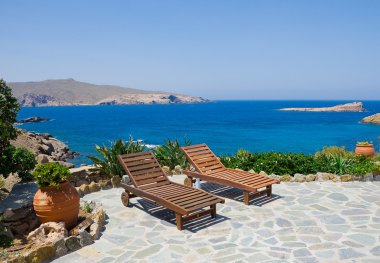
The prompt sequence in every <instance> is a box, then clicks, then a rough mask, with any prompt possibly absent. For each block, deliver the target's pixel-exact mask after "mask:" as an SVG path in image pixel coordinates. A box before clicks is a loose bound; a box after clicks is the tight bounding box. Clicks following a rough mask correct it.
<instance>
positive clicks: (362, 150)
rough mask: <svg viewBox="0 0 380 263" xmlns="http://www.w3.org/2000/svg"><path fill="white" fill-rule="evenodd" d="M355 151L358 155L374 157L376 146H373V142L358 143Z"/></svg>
mask: <svg viewBox="0 0 380 263" xmlns="http://www.w3.org/2000/svg"><path fill="white" fill-rule="evenodd" d="M355 153H356V154H357V155H360V154H362V155H364V156H368V157H373V156H374V155H375V148H374V147H373V144H368V145H356V149H355Z"/></svg>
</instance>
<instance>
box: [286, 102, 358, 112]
mask: <svg viewBox="0 0 380 263" xmlns="http://www.w3.org/2000/svg"><path fill="white" fill-rule="evenodd" d="M280 110H281V111H311V112H365V109H364V107H363V103H362V102H351V103H346V104H339V105H336V106H331V107H317V108H282V109H280Z"/></svg>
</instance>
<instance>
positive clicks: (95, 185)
mask: <svg viewBox="0 0 380 263" xmlns="http://www.w3.org/2000/svg"><path fill="white" fill-rule="evenodd" d="M88 188H89V190H90V192H91V193H92V192H97V191H100V185H99V184H98V183H95V182H91V184H89V186H88Z"/></svg>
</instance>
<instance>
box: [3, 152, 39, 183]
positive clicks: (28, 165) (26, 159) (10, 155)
mask: <svg viewBox="0 0 380 263" xmlns="http://www.w3.org/2000/svg"><path fill="white" fill-rule="evenodd" d="M36 164H37V162H36V160H35V156H34V154H33V153H32V152H30V151H28V150H27V149H24V148H18V147H15V146H13V145H8V146H7V147H6V148H5V149H4V152H2V153H1V154H0V167H1V166H2V167H1V168H0V169H1V171H0V174H3V175H4V177H7V176H8V175H9V174H10V173H18V175H19V176H20V178H21V179H22V180H23V181H28V180H30V179H32V176H31V174H30V171H31V170H33V169H34V167H35V166H36Z"/></svg>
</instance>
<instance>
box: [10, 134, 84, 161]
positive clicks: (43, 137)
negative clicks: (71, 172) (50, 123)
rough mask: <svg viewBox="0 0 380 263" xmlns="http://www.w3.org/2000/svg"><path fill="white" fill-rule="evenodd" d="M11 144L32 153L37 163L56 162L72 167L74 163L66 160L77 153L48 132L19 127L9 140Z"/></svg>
mask: <svg viewBox="0 0 380 263" xmlns="http://www.w3.org/2000/svg"><path fill="white" fill-rule="evenodd" d="M11 144H12V145H14V146H16V147H20V148H25V149H27V150H29V151H31V152H32V153H34V154H35V155H36V160H37V162H38V163H47V162H58V163H61V164H63V165H65V166H67V167H69V168H72V167H74V165H73V164H72V163H70V162H68V160H70V159H72V158H74V157H75V156H78V155H79V153H77V152H74V151H71V150H70V149H69V147H68V146H67V145H66V144H65V143H63V142H61V141H60V140H58V139H56V138H54V137H53V136H52V135H51V134H48V133H41V134H40V133H35V132H30V131H26V130H22V129H19V130H18V137H17V138H16V139H15V140H13V141H11Z"/></svg>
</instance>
